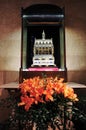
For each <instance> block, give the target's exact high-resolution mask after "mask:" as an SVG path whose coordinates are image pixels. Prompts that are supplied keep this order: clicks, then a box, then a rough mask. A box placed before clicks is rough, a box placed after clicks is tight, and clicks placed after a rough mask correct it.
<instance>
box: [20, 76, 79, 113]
mask: <svg viewBox="0 0 86 130" xmlns="http://www.w3.org/2000/svg"><path fill="white" fill-rule="evenodd" d="M63 81H64V79H62V78H61V79H58V78H57V77H55V78H53V77H43V78H41V77H39V76H38V77H33V78H29V79H25V80H24V81H23V83H21V84H20V86H19V87H20V91H21V102H20V103H19V104H18V105H19V106H22V105H23V106H24V107H25V110H26V111H28V110H29V108H30V107H31V106H32V105H33V104H38V103H40V102H41V103H47V102H49V101H52V102H54V100H55V99H54V95H63V97H64V98H66V99H70V100H72V101H77V100H78V98H77V95H76V94H75V93H74V90H73V88H71V87H69V86H67V85H66V83H64V82H63Z"/></svg>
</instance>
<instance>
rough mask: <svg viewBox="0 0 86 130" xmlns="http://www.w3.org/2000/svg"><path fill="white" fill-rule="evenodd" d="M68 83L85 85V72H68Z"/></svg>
mask: <svg viewBox="0 0 86 130" xmlns="http://www.w3.org/2000/svg"><path fill="white" fill-rule="evenodd" d="M67 77H68V82H76V83H80V84H85V85H86V70H83V71H68V72H67Z"/></svg>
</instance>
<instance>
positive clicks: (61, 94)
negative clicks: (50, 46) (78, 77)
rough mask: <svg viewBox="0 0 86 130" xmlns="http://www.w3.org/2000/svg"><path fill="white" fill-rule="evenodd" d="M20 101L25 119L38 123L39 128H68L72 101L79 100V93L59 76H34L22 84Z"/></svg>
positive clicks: (37, 127) (39, 129) (40, 129)
mask: <svg viewBox="0 0 86 130" xmlns="http://www.w3.org/2000/svg"><path fill="white" fill-rule="evenodd" d="M20 92H21V96H20V102H19V103H18V106H19V108H20V109H21V113H24V116H25V118H23V119H25V120H27V121H28V122H31V123H32V124H33V123H35V124H36V129H37V130H43V129H45V130H47V129H48V127H49V126H51V128H53V130H54V129H55V128H56V127H57V128H58V129H59V130H62V129H64V130H66V125H65V124H66V122H67V121H68V120H71V115H72V102H75V101H78V98H77V95H76V94H75V93H74V90H73V89H72V88H71V87H68V86H67V85H66V83H64V82H63V79H62V78H61V79H58V78H57V77H55V78H53V77H46V76H45V77H42V78H40V77H34V78H29V79H25V80H24V81H23V83H21V84H20Z"/></svg>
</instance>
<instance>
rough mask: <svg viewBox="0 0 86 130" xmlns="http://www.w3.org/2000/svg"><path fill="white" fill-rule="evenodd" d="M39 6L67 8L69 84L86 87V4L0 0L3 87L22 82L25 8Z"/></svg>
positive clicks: (77, 1) (65, 0)
mask: <svg viewBox="0 0 86 130" xmlns="http://www.w3.org/2000/svg"><path fill="white" fill-rule="evenodd" d="M37 3H50V4H56V5H59V6H61V7H63V6H64V7H65V42H66V63H67V70H68V81H74V82H78V83H84V84H86V73H85V72H86V17H85V13H86V0H82V1H81V0H36V1H35V0H0V84H3V83H8V82H11V81H15V80H17V79H18V75H19V73H18V71H19V68H20V55H21V52H20V50H21V7H24V8H25V7H27V6H29V5H31V4H37ZM11 75H12V76H11Z"/></svg>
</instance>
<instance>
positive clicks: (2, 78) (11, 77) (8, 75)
mask: <svg viewBox="0 0 86 130" xmlns="http://www.w3.org/2000/svg"><path fill="white" fill-rule="evenodd" d="M18 81H19V72H18V71H0V85H1V84H6V83H10V82H18Z"/></svg>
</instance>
